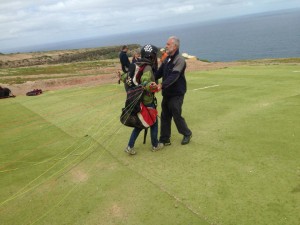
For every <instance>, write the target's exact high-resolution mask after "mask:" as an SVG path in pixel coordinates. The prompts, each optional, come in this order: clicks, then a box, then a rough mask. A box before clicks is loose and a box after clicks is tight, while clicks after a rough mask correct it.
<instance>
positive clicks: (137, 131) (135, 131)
mask: <svg viewBox="0 0 300 225" xmlns="http://www.w3.org/2000/svg"><path fill="white" fill-rule="evenodd" d="M141 130H142V129H140V128H136V127H135V128H134V129H133V131H132V133H131V135H130V138H129V142H128V146H129V147H130V148H133V147H134V143H135V141H136V139H137V137H138V136H139V134H140V132H141Z"/></svg>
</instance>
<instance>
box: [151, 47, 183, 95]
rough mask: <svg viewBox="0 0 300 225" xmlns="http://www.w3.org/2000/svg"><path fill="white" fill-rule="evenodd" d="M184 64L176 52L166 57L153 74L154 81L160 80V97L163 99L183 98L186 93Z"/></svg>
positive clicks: (181, 57)
mask: <svg viewBox="0 0 300 225" xmlns="http://www.w3.org/2000/svg"><path fill="white" fill-rule="evenodd" d="M185 68H186V62H185V59H184V58H183V56H181V55H180V54H179V51H178V50H177V51H176V52H175V54H174V55H173V56H168V57H167V58H166V59H165V61H164V62H163V63H162V64H161V66H160V67H159V69H158V71H157V72H156V73H155V79H156V80H158V79H160V78H162V95H163V96H164V97H173V96H183V95H184V94H185V93H186V79H185Z"/></svg>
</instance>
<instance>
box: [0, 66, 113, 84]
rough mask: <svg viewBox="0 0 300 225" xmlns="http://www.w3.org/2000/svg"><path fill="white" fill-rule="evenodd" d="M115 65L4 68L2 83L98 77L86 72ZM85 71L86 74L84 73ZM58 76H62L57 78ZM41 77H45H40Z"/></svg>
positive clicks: (0, 74)
mask: <svg viewBox="0 0 300 225" xmlns="http://www.w3.org/2000/svg"><path fill="white" fill-rule="evenodd" d="M114 63H115V60H101V61H88V62H77V63H66V64H56V65H46V66H31V67H19V68H5V69H3V68H2V69H0V83H4V84H21V83H25V82H26V81H35V80H47V79H53V78H56V79H58V78H66V77H76V76H90V75H96V74H95V72H86V71H87V70H95V69H99V68H101V67H109V66H112V67H113V66H114ZM83 71H85V72H84V73H82V72H83ZM53 74H55V77H54V76H51V75H53ZM58 74H59V75H60V76H57V75H58ZM41 75H42V76H43V77H40V76H41ZM28 76H30V77H28Z"/></svg>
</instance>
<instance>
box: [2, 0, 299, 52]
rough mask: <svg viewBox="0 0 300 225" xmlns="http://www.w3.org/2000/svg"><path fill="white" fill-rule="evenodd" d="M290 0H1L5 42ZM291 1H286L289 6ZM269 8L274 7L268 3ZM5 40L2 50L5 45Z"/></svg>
mask: <svg viewBox="0 0 300 225" xmlns="http://www.w3.org/2000/svg"><path fill="white" fill-rule="evenodd" d="M297 1H298V0H290V1H289V4H290V5H292V4H298V5H299V3H297ZM273 5H277V6H278V8H279V7H280V6H282V5H287V3H286V1H283V0H249V1H243V0H165V1H161V0H159V1H158V0H151V1H150V0H144V1H133V0H128V1H123V0H113V1H112V0H84V1H82V0H43V1H41V0H16V1H11V0H1V5H0V30H1V36H0V41H1V45H2V44H6V45H14V46H17V45H27V44H29V43H32V42H33V43H35V42H37V43H38V42H42V41H43V42H49V41H50V42H54V41H59V40H68V39H74V38H85V37H92V36H103V35H109V34H116V33H124V32H133V31H138V30H146V29H150V28H158V27H163V26H170V25H177V24H183V23H189V22H197V21H206V20H211V19H219V18H225V17H231V16H235V15H241V14H243V13H252V12H255V11H259V10H260V11H263V10H266V6H268V7H269V8H270V9H272V8H271V7H270V6H273ZM285 7H286V6H285ZM268 10H269V9H268ZM1 47H2V46H0V51H1Z"/></svg>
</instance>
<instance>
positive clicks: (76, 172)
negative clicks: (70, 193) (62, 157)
mask: <svg viewBox="0 0 300 225" xmlns="http://www.w3.org/2000/svg"><path fill="white" fill-rule="evenodd" d="M71 176H72V180H73V181H74V182H75V183H82V182H85V181H87V180H88V178H89V176H88V174H87V173H86V172H84V171H83V170H80V169H73V170H71Z"/></svg>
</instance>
